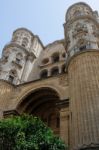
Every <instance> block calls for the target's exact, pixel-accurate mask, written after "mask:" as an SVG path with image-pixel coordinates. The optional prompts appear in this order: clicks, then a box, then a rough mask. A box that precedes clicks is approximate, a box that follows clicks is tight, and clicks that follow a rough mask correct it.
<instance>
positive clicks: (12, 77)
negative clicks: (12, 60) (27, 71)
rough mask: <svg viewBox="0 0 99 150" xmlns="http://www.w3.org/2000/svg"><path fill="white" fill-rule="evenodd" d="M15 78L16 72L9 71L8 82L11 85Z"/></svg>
mask: <svg viewBox="0 0 99 150" xmlns="http://www.w3.org/2000/svg"><path fill="white" fill-rule="evenodd" d="M16 76H17V72H16V70H10V72H9V77H8V80H9V81H10V82H11V83H13V82H14V79H15V78H16Z"/></svg>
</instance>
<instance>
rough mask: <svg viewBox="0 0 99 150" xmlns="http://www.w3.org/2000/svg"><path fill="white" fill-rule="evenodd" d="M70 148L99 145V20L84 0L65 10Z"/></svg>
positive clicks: (98, 146)
mask: <svg viewBox="0 0 99 150" xmlns="http://www.w3.org/2000/svg"><path fill="white" fill-rule="evenodd" d="M64 29H65V48H66V51H67V55H68V59H67V72H68V80H69V81H68V82H69V98H70V146H71V150H78V149H79V150H82V149H86V150H93V149H94V150H96V149H97V150H98V149H99V23H98V14H97V12H96V11H95V12H93V10H92V9H91V8H90V7H89V6H88V5H87V4H85V3H82V2H81V3H76V4H74V5H72V6H71V7H70V8H69V9H68V11H67V14H66V23H65V24H64Z"/></svg>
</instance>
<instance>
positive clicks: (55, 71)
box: [51, 68, 59, 76]
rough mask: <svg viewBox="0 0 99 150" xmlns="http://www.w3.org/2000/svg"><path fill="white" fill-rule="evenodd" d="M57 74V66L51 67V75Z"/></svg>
mask: <svg viewBox="0 0 99 150" xmlns="http://www.w3.org/2000/svg"><path fill="white" fill-rule="evenodd" d="M57 74H59V70H58V68H53V69H52V71H51V75H52V76H54V75H57Z"/></svg>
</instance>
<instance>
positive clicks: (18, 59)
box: [16, 53, 23, 64]
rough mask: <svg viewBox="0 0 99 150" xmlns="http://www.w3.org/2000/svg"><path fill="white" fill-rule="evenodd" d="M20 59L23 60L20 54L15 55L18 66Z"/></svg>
mask: <svg viewBox="0 0 99 150" xmlns="http://www.w3.org/2000/svg"><path fill="white" fill-rule="evenodd" d="M22 58H23V56H22V54H21V53H17V55H16V63H17V64H20V63H21V61H22Z"/></svg>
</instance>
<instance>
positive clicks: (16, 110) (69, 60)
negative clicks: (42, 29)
mask: <svg viewBox="0 0 99 150" xmlns="http://www.w3.org/2000/svg"><path fill="white" fill-rule="evenodd" d="M63 27H64V39H61V40H56V41H54V42H53V43H50V44H48V45H47V46H44V45H43V43H42V41H41V40H40V38H39V36H37V35H34V34H33V33H32V32H31V31H29V30H28V29H26V28H19V29H17V30H15V31H14V32H13V35H12V39H11V41H10V43H8V44H7V45H5V46H4V48H3V51H2V57H1V59H0V118H6V117H9V116H11V115H21V114H23V113H26V114H32V115H33V116H38V117H40V118H41V120H43V121H44V122H45V124H46V125H47V126H49V127H50V128H52V130H53V132H54V134H56V135H58V136H60V137H61V138H62V139H63V140H64V142H65V143H66V145H69V149H70V150H99V16H98V12H97V11H93V10H92V8H91V7H90V6H89V5H87V4H86V3H83V2H79V3H75V4H73V5H72V6H70V7H69V8H68V10H67V12H66V16H65V22H64V24H63Z"/></svg>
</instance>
